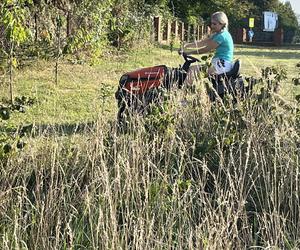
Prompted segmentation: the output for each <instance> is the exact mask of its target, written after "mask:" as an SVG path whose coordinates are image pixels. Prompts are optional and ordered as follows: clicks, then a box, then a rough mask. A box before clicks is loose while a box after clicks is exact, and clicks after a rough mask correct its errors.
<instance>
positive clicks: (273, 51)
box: [234, 45, 300, 60]
mask: <svg viewBox="0 0 300 250" xmlns="http://www.w3.org/2000/svg"><path fill="white" fill-rule="evenodd" d="M236 48H237V49H238V50H237V49H236V50H235V52H234V55H235V56H255V57H266V58H271V59H293V58H295V59H299V58H300V50H299V47H297V46H281V47H275V46H273V47H263V46H255V45H253V46H236ZM299 60H300V59H299Z"/></svg>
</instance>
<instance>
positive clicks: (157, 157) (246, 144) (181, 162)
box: [0, 89, 300, 249]
mask: <svg viewBox="0 0 300 250" xmlns="http://www.w3.org/2000/svg"><path fill="white" fill-rule="evenodd" d="M182 98H183V96H182V93H179V94H177V95H172V97H171V98H170V99H169V101H168V105H164V106H163V108H154V109H153V111H152V113H151V114H149V115H148V116H147V117H145V118H142V117H136V116H135V117H132V119H131V121H130V122H129V123H128V124H127V128H126V131H124V130H123V131H122V130H120V128H118V126H117V124H116V122H114V121H111V122H108V121H107V120H106V119H105V118H104V117H100V118H99V120H98V121H97V122H96V123H95V124H94V125H93V126H92V127H91V126H87V127H86V129H85V130H84V131H81V133H79V134H73V135H61V133H60V131H55V129H54V132H53V130H44V131H40V132H39V133H40V134H39V135H38V136H37V134H36V136H35V137H33V138H29V139H28V140H30V141H29V143H28V146H27V148H26V149H25V150H23V151H22V152H19V153H15V154H14V155H11V156H10V157H8V158H7V159H3V161H2V162H1V168H0V169H1V170H0V171H1V175H0V178H1V180H0V183H1V184H0V200H1V203H0V221H1V224H0V236H1V239H0V242H1V249H245V248H248V249H259V248H268V249H270V248H282V249H297V248H299V247H300V241H299V238H300V232H299V229H300V220H299V214H300V203H299V188H300V181H299V121H298V111H297V108H296V106H295V105H294V104H293V103H288V102H286V101H284V100H283V99H282V98H279V96H278V95H276V94H274V93H271V92H268V93H267V94H266V93H265V92H261V93H259V94H257V95H256V96H255V97H253V98H249V100H246V101H243V102H241V103H239V104H237V105H232V104H231V102H230V101H226V102H225V103H224V104H220V103H218V102H217V103H214V104H211V103H209V102H208V101H207V97H206V95H205V94H204V93H203V91H202V90H201V89H200V90H197V91H196V93H194V94H191V95H186V96H185V98H186V99H187V102H186V103H185V105H182V104H181V102H180V100H181V99H182ZM49 131H51V132H49ZM37 133H38V132H37Z"/></svg>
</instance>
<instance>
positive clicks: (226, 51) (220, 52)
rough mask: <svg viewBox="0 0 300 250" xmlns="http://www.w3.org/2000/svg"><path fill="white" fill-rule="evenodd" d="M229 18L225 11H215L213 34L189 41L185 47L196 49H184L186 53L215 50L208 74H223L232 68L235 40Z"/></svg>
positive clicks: (212, 24) (202, 52) (212, 18)
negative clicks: (230, 31) (202, 38)
mask: <svg viewBox="0 0 300 250" xmlns="http://www.w3.org/2000/svg"><path fill="white" fill-rule="evenodd" d="M227 29H228V18H227V16H226V14H225V13H224V12H215V13H213V14H212V15H211V31H212V32H213V34H212V35H211V36H210V37H209V38H206V39H204V40H201V41H196V42H193V43H187V44H185V45H184V46H183V49H184V50H185V49H191V48H196V50H191V51H184V52H185V53H186V54H188V55H191V54H205V53H208V52H210V51H212V50H215V54H214V57H213V59H212V66H211V67H210V68H209V69H208V74H210V75H212V74H217V75H219V74H223V73H226V72H228V71H230V70H231V69H232V61H233V50H234V46H233V40H232V37H231V35H230V33H229V32H228V30H227Z"/></svg>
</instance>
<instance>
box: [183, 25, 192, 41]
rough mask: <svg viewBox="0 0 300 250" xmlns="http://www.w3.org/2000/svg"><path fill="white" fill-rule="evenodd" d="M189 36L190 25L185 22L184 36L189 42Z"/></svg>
mask: <svg viewBox="0 0 300 250" xmlns="http://www.w3.org/2000/svg"><path fill="white" fill-rule="evenodd" d="M189 38H190V25H188V24H186V23H185V24H184V38H183V40H184V41H186V42H189Z"/></svg>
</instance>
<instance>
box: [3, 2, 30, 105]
mask: <svg viewBox="0 0 300 250" xmlns="http://www.w3.org/2000/svg"><path fill="white" fill-rule="evenodd" d="M31 3H32V1H31V0H15V1H11V0H3V1H2V3H1V4H0V7H1V10H0V11H1V12H0V23H1V24H2V25H3V30H4V35H5V40H6V41H7V43H6V45H7V46H6V47H4V48H3V51H2V52H3V53H4V54H5V56H6V58H7V60H8V73H9V92H10V101H11V103H13V68H14V67H15V66H16V64H17V59H16V57H15V55H14V53H15V49H16V48H17V47H18V46H20V45H21V44H22V43H24V42H25V41H26V40H27V39H28V37H29V35H30V31H29V29H28V27H27V26H26V20H27V17H28V14H29V9H28V5H30V4H31Z"/></svg>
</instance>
